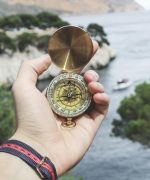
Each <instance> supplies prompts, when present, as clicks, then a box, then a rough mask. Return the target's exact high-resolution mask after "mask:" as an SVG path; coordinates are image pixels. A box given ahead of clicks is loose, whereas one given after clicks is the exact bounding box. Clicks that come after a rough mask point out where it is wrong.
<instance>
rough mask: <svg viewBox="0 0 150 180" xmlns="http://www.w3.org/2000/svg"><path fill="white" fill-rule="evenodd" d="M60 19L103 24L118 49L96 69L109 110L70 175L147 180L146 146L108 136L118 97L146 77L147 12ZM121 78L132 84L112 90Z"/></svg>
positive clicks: (149, 63) (149, 53)
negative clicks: (125, 88)
mask: <svg viewBox="0 0 150 180" xmlns="http://www.w3.org/2000/svg"><path fill="white" fill-rule="evenodd" d="M63 18H64V19H65V20H67V21H69V22H70V23H72V24H74V25H84V26H86V25H87V24H89V23H91V22H96V23H99V24H101V25H103V26H104V28H105V30H106V32H107V33H108V38H109V40H110V42H111V45H112V47H114V48H115V49H116V50H117V52H118V57H117V59H116V60H114V61H113V62H112V63H111V64H110V66H109V67H108V68H107V69H105V70H103V71H100V72H98V73H99V74H100V76H101V79H102V80H101V81H102V83H103V84H104V86H105V88H106V91H107V92H108V94H109V95H110V98H111V104H110V108H109V113H108V115H107V118H106V120H105V121H104V122H103V124H102V127H101V129H100V130H99V132H98V134H97V136H96V138H95V140H94V142H93V144H92V146H91V148H90V149H89V151H88V153H87V154H86V156H85V157H84V159H83V160H82V161H81V163H80V164H79V165H78V166H77V167H76V168H74V170H73V172H74V174H76V175H79V176H82V177H83V178H84V180H150V149H146V148H144V147H143V146H141V145H140V144H138V143H133V142H131V141H129V140H127V139H121V138H116V137H111V136H110V134H111V129H112V125H111V124H112V120H113V118H115V117H118V115H117V114H116V109H117V107H118V106H119V103H120V101H121V99H123V97H125V96H128V95H130V94H131V93H133V92H134V88H135V86H136V85H137V84H139V83H141V82H143V81H145V80H146V81H147V80H149V79H150V12H134V13H115V14H105V15H94V16H93V15H91V16H68V17H67V16H65V17H63ZM122 77H127V78H129V79H131V80H132V81H133V82H134V84H133V86H132V87H130V88H129V89H127V90H124V91H120V92H113V91H112V86H113V84H114V83H115V82H116V80H117V79H119V78H122Z"/></svg>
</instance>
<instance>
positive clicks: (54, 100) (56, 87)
mask: <svg viewBox="0 0 150 180" xmlns="http://www.w3.org/2000/svg"><path fill="white" fill-rule="evenodd" d="M47 98H48V101H49V103H50V105H51V108H52V109H53V111H54V112H55V113H56V114H58V115H60V116H63V117H76V116H79V115H81V114H82V113H84V112H85V111H86V110H87V108H88V107H89V105H90V103H91V95H90V93H89V91H88V88H87V84H86V83H85V81H84V79H83V77H82V76H80V75H78V74H73V73H64V74H60V75H59V76H57V77H56V78H54V79H53V80H52V82H51V83H50V85H49V87H48V90H47Z"/></svg>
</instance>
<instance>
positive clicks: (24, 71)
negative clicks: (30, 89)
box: [16, 54, 51, 86]
mask: <svg viewBox="0 0 150 180" xmlns="http://www.w3.org/2000/svg"><path fill="white" fill-rule="evenodd" d="M50 64H51V59H50V56H49V55H48V54H46V55H43V56H42V57H40V58H37V59H34V60H29V61H25V62H24V63H23V64H22V65H21V67H20V70H19V73H18V76H17V79H16V81H17V82H18V83H19V84H20V85H23V84H28V85H33V86H35V85H36V82H37V78H38V76H39V75H40V74H42V73H43V72H44V71H46V70H47V69H48V67H49V66H50Z"/></svg>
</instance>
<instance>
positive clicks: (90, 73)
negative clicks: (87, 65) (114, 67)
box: [84, 70, 100, 83]
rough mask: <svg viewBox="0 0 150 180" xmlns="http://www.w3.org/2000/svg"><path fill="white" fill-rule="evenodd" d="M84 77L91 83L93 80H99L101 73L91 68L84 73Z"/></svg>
mask: <svg viewBox="0 0 150 180" xmlns="http://www.w3.org/2000/svg"><path fill="white" fill-rule="evenodd" d="M84 79H85V81H86V82H87V83H90V82H92V81H99V79H100V78H99V75H98V74H97V73H96V72H95V71H93V70H89V71H87V72H86V73H85V74H84Z"/></svg>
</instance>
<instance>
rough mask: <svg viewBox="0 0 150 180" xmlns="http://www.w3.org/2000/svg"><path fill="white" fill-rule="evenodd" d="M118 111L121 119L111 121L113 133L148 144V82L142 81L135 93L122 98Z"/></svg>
mask: <svg viewBox="0 0 150 180" xmlns="http://www.w3.org/2000/svg"><path fill="white" fill-rule="evenodd" d="M118 113H119V115H120V117H121V120H114V121H113V126H114V128H113V133H114V135H116V136H121V137H123V138H125V137H126V138H129V139H130V140H132V141H137V142H140V143H142V144H144V145H148V146H150V84H149V83H143V84H141V85H138V86H137V87H136V89H135V94H134V95H131V96H130V97H126V98H125V99H123V100H122V102H121V104H120V107H119V109H118Z"/></svg>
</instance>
